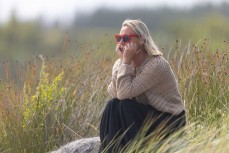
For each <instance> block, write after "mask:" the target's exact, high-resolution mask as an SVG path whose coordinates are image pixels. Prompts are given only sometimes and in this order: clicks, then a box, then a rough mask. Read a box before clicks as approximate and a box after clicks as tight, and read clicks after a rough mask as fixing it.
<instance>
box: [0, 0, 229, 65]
mask: <svg viewBox="0 0 229 153" xmlns="http://www.w3.org/2000/svg"><path fill="white" fill-rule="evenodd" d="M127 18H131V19H141V20H142V21H144V22H145V23H146V24H147V25H148V28H149V29H150V30H151V31H150V32H151V33H152V36H153V39H154V40H155V42H156V44H157V45H158V46H159V48H164V50H165V52H166V51H168V50H171V46H172V45H173V44H175V42H176V41H177V40H179V41H181V42H183V43H182V44H189V43H191V44H196V43H198V42H200V41H202V40H204V39H209V41H210V43H211V46H212V47H213V48H215V49H216V48H217V47H218V46H222V45H221V44H224V45H226V44H227V43H225V42H228V40H229V28H228V27H229V0H185V1H184V0H173V1H170V0H160V1H152V0H141V1H137V2H133V1H131V0H125V1H123V0H109V1H107V0H84V1H81V0H58V1H54V0H49V1H44V0H7V1H6V0H0V60H1V62H4V61H6V60H7V61H13V62H16V61H17V62H22V63H23V62H24V61H26V60H29V59H30V58H33V57H34V56H35V55H39V54H42V55H45V56H59V55H60V53H61V52H63V51H66V50H69V51H71V52H77V50H79V48H82V47H84V46H90V47H91V48H95V47H97V48H98V47H100V46H101V45H109V46H110V49H111V50H108V52H112V51H113V48H114V46H115V41H114V36H113V34H115V33H119V30H120V28H121V24H122V22H123V21H124V20H125V19H127Z"/></svg>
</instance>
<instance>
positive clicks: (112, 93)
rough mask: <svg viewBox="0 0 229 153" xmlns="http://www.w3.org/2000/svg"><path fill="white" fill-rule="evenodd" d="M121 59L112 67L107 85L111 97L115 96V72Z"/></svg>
mask: <svg viewBox="0 0 229 153" xmlns="http://www.w3.org/2000/svg"><path fill="white" fill-rule="evenodd" d="M120 63H121V60H120V59H118V60H117V61H116V62H115V64H114V65H113V68H112V77H111V82H110V84H109V85H108V88H107V92H108V94H109V95H110V96H111V97H112V98H117V90H116V81H117V73H118V69H119V66H120Z"/></svg>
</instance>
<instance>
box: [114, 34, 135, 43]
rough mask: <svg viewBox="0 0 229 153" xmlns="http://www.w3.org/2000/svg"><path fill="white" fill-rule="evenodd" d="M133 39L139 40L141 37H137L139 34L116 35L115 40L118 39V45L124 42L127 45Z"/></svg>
mask: <svg viewBox="0 0 229 153" xmlns="http://www.w3.org/2000/svg"><path fill="white" fill-rule="evenodd" d="M131 37H136V38H139V35H137V34H129V35H119V34H116V35H115V39H116V42H117V43H120V42H121V41H122V40H123V42H124V43H127V42H129V41H130V39H131Z"/></svg>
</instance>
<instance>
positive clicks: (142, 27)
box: [122, 19, 163, 55]
mask: <svg viewBox="0 0 229 153" xmlns="http://www.w3.org/2000/svg"><path fill="white" fill-rule="evenodd" d="M122 26H129V27H130V28H132V29H133V30H134V32H135V33H136V34H137V35H139V36H141V38H142V39H143V41H144V49H145V50H146V52H147V54H149V55H163V54H162V52H161V51H160V50H159V49H158V47H157V46H156V45H155V43H154V41H153V39H152V37H151V36H150V33H149V30H148V28H147V26H146V24H145V23H143V22H142V21H141V20H139V19H137V20H130V19H127V20H125V21H124V22H123V23H122Z"/></svg>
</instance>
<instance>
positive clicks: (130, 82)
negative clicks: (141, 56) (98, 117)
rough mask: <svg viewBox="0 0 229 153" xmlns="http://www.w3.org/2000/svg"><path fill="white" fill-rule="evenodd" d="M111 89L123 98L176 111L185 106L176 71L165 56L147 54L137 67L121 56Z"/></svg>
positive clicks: (163, 109) (165, 110) (176, 113)
mask: <svg viewBox="0 0 229 153" xmlns="http://www.w3.org/2000/svg"><path fill="white" fill-rule="evenodd" d="M108 93H109V94H110V95H111V96H112V97H113V98H118V99H120V100H123V99H128V98H136V100H137V102H139V103H142V104H145V105H151V106H153V107H154V108H155V109H157V110H159V111H162V112H168V113H171V114H173V115H178V114H179V113H181V112H182V111H183V110H184V109H185V108H184V105H183V102H182V98H181V95H180V93H179V91H178V84H177V81H176V78H175V76H174V73H173V71H172V69H171V67H170V65H169V63H168V62H167V61H166V60H165V59H164V58H163V56H147V57H146V59H145V61H144V62H143V63H142V64H141V65H140V66H139V67H137V68H136V69H134V68H133V67H132V66H131V65H127V64H121V60H120V59H118V60H117V61H116V62H115V64H114V66H113V69H112V80H111V83H110V84H109V86H108Z"/></svg>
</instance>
